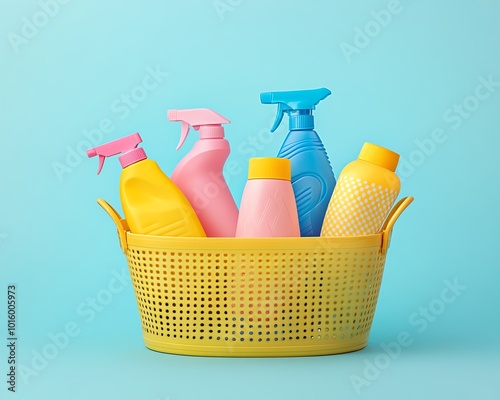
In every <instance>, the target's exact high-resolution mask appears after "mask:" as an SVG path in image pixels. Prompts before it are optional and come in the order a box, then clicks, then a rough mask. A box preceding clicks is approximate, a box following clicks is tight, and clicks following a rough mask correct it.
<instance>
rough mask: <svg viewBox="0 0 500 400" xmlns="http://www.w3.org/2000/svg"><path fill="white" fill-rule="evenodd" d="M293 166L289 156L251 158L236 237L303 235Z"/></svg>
mask: <svg viewBox="0 0 500 400" xmlns="http://www.w3.org/2000/svg"><path fill="white" fill-rule="evenodd" d="M290 165H291V164H290V160H288V159H286V158H251V159H250V162H249V168H248V182H247V184H246V186H245V189H244V191H243V197H242V199H241V207H240V215H239V219H238V226H237V229H236V236H237V237H299V236H300V228H299V217H298V214H297V205H296V204H295V197H294V194H293V188H292V185H291V183H290V179H291V170H290Z"/></svg>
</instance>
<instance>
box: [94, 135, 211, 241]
mask: <svg viewBox="0 0 500 400" xmlns="http://www.w3.org/2000/svg"><path fill="white" fill-rule="evenodd" d="M141 142H142V139H141V136H140V135H139V134H138V133H134V134H132V135H129V136H125V137H123V138H121V139H118V140H115V141H113V142H109V143H106V144H103V145H101V146H98V147H95V148H92V149H89V150H87V155H88V156H89V157H94V156H99V170H98V171H97V173H98V174H99V173H100V172H101V170H102V167H103V165H104V160H105V159H106V157H110V156H115V155H118V154H122V155H121V156H120V157H119V158H118V160H119V161H120V164H121V166H122V168H123V170H122V173H121V176H120V200H121V203H122V207H123V212H124V214H125V218H126V220H127V223H128V226H129V228H130V231H131V232H132V233H138V234H148V235H156V236H206V235H205V232H204V230H203V227H202V226H201V224H200V221H199V219H198V217H197V216H196V213H195V212H194V210H193V207H191V204H189V201H188V200H187V199H186V197H185V196H184V194H183V193H182V192H181V190H180V189H179V188H178V187H177V186H176V185H175V184H174V183H173V182H172V181H171V180H170V179H169V178H168V176H167V175H165V174H164V173H163V171H162V170H161V169H160V167H159V166H158V164H157V163H156V162H155V161H153V160H149V159H148V158H147V156H146V153H145V152H144V149H142V148H137V146H138V145H139V143H141Z"/></svg>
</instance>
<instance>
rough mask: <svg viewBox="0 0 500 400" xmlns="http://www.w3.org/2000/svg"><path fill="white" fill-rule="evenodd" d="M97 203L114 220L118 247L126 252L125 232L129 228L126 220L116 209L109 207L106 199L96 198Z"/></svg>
mask: <svg viewBox="0 0 500 400" xmlns="http://www.w3.org/2000/svg"><path fill="white" fill-rule="evenodd" d="M97 203H98V204H99V205H100V206H101V207H102V208H104V211H106V212H107V213H108V214H109V216H110V217H111V219H112V220H113V221H114V223H115V225H116V229H117V231H118V239H120V247H121V248H122V251H123V252H124V253H125V254H126V253H127V247H128V245H127V232H128V231H129V230H130V229H129V227H128V223H127V221H126V220H125V219H123V218H122V217H121V216H120V214H118V211H116V210H115V209H114V208H113V207H111V206H110V205H109V203H108V202H107V201H106V200H104V199H97Z"/></svg>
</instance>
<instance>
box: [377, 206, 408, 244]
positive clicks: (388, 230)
mask: <svg viewBox="0 0 500 400" xmlns="http://www.w3.org/2000/svg"><path fill="white" fill-rule="evenodd" d="M413 200H414V198H413V196H408V197H404V198H402V199H401V200H399V201H398V202H397V203H396V204H395V205H394V207H392V210H391V212H390V213H389V215H388V216H387V218H386V220H385V222H384V225H382V228H381V229H380V231H381V232H382V254H386V253H387V250H388V249H389V244H390V242H391V236H392V228H393V227H394V224H395V223H396V221H397V219H398V218H399V216H400V215H401V214H402V212H403V211H404V210H405V209H406V207H408V206H409V205H410V203H411V202H412V201H413Z"/></svg>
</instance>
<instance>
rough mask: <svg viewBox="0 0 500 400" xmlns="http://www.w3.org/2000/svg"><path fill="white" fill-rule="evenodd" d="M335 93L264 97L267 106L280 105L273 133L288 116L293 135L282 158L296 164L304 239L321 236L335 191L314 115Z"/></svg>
mask: <svg viewBox="0 0 500 400" xmlns="http://www.w3.org/2000/svg"><path fill="white" fill-rule="evenodd" d="M330 94H331V92H330V91H329V90H328V89H326V88H321V89H314V90H298V91H291V92H268V93H262V94H261V95H260V100H261V102H262V103H263V104H278V113H277V115H276V120H275V122H274V125H273V127H272V128H271V132H274V131H275V130H276V128H278V126H279V124H280V123H281V120H282V119H283V115H284V113H285V112H286V113H287V114H288V117H289V129H290V132H289V133H288V136H287V137H286V139H285V141H284V142H283V145H282V146H281V149H280V150H279V152H278V157H282V158H288V159H290V160H291V162H292V186H293V190H294V193H295V200H296V202H297V209H298V213H299V221H300V233H301V236H319V234H320V232H321V225H322V223H323V218H324V216H325V212H326V208H327V206H328V202H329V201H330V197H331V195H332V192H333V189H334V187H335V175H334V173H333V170H332V167H331V165H330V161H329V159H328V154H327V153H326V150H325V147H324V146H323V143H322V142H321V139H320V138H319V136H318V134H317V133H316V131H314V117H313V115H312V111H313V110H314V109H315V108H316V105H317V104H318V103H319V102H320V101H321V100H323V99H325V98H326V97H327V96H329V95H330Z"/></svg>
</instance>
